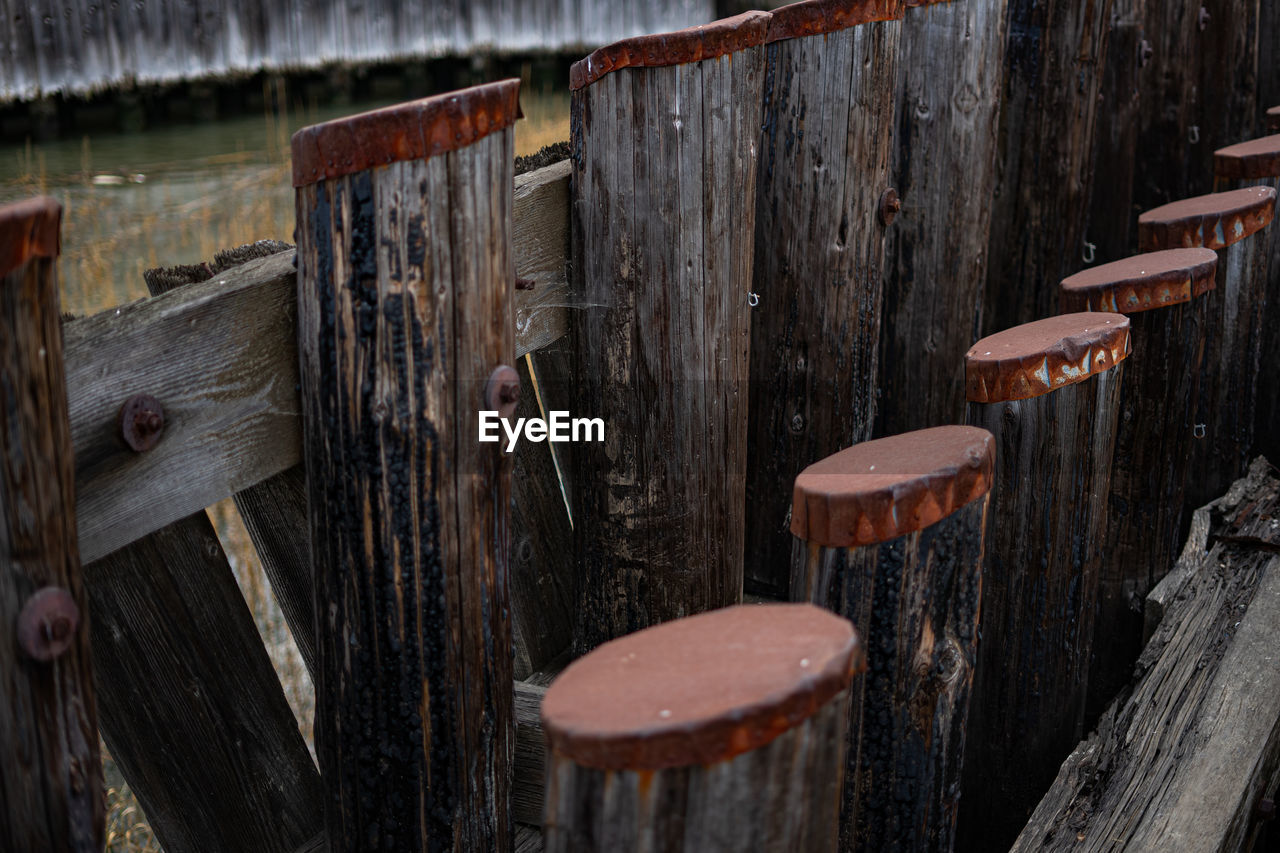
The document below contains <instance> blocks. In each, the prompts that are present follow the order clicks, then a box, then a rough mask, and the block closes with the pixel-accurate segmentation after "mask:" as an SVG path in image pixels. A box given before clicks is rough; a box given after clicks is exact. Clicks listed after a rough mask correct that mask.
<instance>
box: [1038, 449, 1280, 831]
mask: <svg viewBox="0 0 1280 853" xmlns="http://www.w3.org/2000/svg"><path fill="white" fill-rule="evenodd" d="M1277 513H1280V482H1278V481H1277V479H1276V474H1275V471H1274V469H1271V468H1270V467H1269V466H1268V465H1266V463H1265V462H1263V461H1262V460H1258V461H1257V462H1255V463H1254V465H1253V466H1252V467H1251V470H1250V472H1249V475H1248V478H1247V480H1243V481H1239V482H1237V483H1236V484H1235V485H1234V486H1233V487H1232V489H1231V491H1230V492H1229V493H1228V495H1227V496H1225V497H1224V498H1223V499H1222V500H1220V501H1217V502H1215V504H1214V505H1213V506H1210V507H1206V508H1204V509H1201V510H1198V511H1197V512H1196V514H1195V521H1194V522H1193V524H1192V539H1191V540H1190V541H1188V543H1187V548H1186V549H1185V550H1184V551H1183V554H1182V556H1181V558H1180V561H1181V562H1182V563H1185V564H1187V565H1189V566H1191V567H1192V568H1191V571H1190V572H1188V573H1187V577H1186V579H1185V582H1184V583H1183V584H1182V587H1181V589H1180V590H1179V591H1178V594H1177V595H1176V596H1174V597H1173V598H1172V599H1170V600H1169V604H1168V609H1167V612H1166V616H1165V618H1164V620H1163V621H1162V622H1161V623H1160V627H1159V629H1158V630H1157V632H1156V634H1155V636H1154V637H1153V639H1152V641H1151V643H1150V644H1149V645H1148V646H1147V648H1146V649H1145V650H1144V651H1143V653H1142V658H1141V660H1140V661H1139V665H1138V670H1137V675H1136V679H1135V681H1134V683H1133V684H1132V686H1131V687H1130V688H1128V689H1126V691H1125V692H1124V693H1122V694H1121V696H1120V697H1119V698H1118V699H1117V700H1116V702H1115V704H1113V705H1112V706H1111V708H1109V709H1108V711H1107V713H1106V715H1105V716H1104V717H1103V718H1102V720H1101V722H1100V723H1099V726H1098V729H1097V731H1095V732H1094V733H1093V734H1092V735H1090V737H1089V738H1088V739H1087V740H1085V741H1084V742H1082V743H1081V744H1080V745H1079V746H1078V747H1077V748H1076V750H1075V752H1073V753H1072V754H1071V756H1070V757H1069V758H1068V759H1067V761H1066V762H1065V763H1064V764H1063V765H1062V768H1061V770H1060V771H1059V773H1058V777H1057V780H1056V781H1055V782H1054V785H1053V788H1052V789H1051V790H1050V791H1049V793H1048V794H1047V795H1046V796H1045V798H1044V799H1043V800H1042V801H1041V803H1040V805H1039V806H1038V807H1037V808H1036V811H1035V813H1034V814H1033V815H1032V816H1031V820H1030V822H1029V823H1028V824H1027V826H1026V828H1025V829H1024V830H1023V832H1022V834H1021V836H1019V838H1018V841H1017V843H1016V844H1015V846H1014V850H1015V851H1019V853H1022V851H1027V853H1029V852H1030V851H1055V850H1071V851H1102V850H1118V849H1123V850H1132V851H1157V850H1197V851H1207V853H1216V851H1234V850H1240V849H1245V848H1244V846H1243V845H1244V842H1245V840H1246V839H1247V837H1248V836H1249V835H1250V833H1251V832H1252V830H1253V829H1254V827H1253V826H1252V812H1253V809H1254V807H1255V805H1256V804H1257V802H1258V800H1259V799H1260V798H1261V796H1262V795H1263V793H1264V791H1266V790H1268V788H1269V786H1270V784H1271V781H1272V779H1273V778H1274V774H1275V773H1276V770H1277V768H1278V767H1280V725H1278V724H1277V721H1278V720H1280V668H1277V667H1276V666H1275V652H1274V629H1275V624H1276V619H1277V618H1280V558H1277V556H1276V549H1277V547H1278V546H1280V539H1278V538H1277V535H1276V530H1275V526H1274V521H1273V519H1274V517H1275V516H1276V514H1277ZM1178 574H1179V575H1181V574H1182V573H1178Z"/></svg>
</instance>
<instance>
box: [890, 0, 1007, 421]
mask: <svg viewBox="0 0 1280 853" xmlns="http://www.w3.org/2000/svg"><path fill="white" fill-rule="evenodd" d="M1005 6H1006V4H1005V2H1004V0H963V2H948V3H934V4H930V5H926V6H923V7H920V8H913V9H908V10H907V13H906V15H905V16H904V17H903V19H902V50H901V53H900V56H899V59H898V81H897V94H896V96H895V112H896V119H895V123H894V140H893V165H892V169H891V175H892V183H893V186H895V187H896V188H897V190H898V195H899V196H901V199H902V211H901V212H900V213H899V214H898V215H897V217H896V218H895V219H894V220H893V226H892V227H891V228H889V230H888V231H887V233H886V244H885V258H886V261H885V265H884V328H883V329H882V330H881V332H880V344H881V350H880V377H881V378H880V383H879V388H880V396H879V398H878V399H877V407H878V410H877V423H876V434H877V435H894V434H895V433H900V432H906V431H908V430H913V429H923V428H924V427H931V426H941V425H943V424H948V423H956V422H958V421H959V420H960V418H961V417H962V415H963V413H964V366H963V360H964V351H965V350H966V349H967V348H968V347H969V344H970V343H972V342H973V341H974V340H976V339H977V338H978V337H979V336H980V335H981V334H982V308H983V296H982V294H983V289H984V287H985V284H986V277H987V239H988V235H989V234H990V230H991V196H992V193H993V192H994V190H995V182H996V172H995V167H996V154H997V150H996V134H997V132H998V130H999V123H1000V87H1001V85H1002V83H1003V80H1002V76H1003V68H1004V51H1005V42H1006V38H1005Z"/></svg>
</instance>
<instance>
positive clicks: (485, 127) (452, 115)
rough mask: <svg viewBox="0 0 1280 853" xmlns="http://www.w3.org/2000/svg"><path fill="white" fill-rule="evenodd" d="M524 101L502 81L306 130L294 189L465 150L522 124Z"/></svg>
mask: <svg viewBox="0 0 1280 853" xmlns="http://www.w3.org/2000/svg"><path fill="white" fill-rule="evenodd" d="M519 95H520V81H519V80H516V79H513V80H502V81H500V82H497V83H486V84H484V85H483V86H472V87H471V88H469V89H460V90H458V91H456V92H448V93H446V94H443V95H435V96H433V97H430V98H423V99H421V100H418V101H409V102H408V103H405V104H396V105H395V106H393V107H385V108H383V109H380V110H372V111H370V112H367V113H359V114H358V115H353V116H347V117H346V118H340V119H334V120H333V121H326V122H324V123H323V124H313V125H311V126H310V127H304V128H302V129H301V130H299V131H298V132H297V133H295V134H294V135H293V185H294V186H295V187H305V186H307V185H308V184H314V183H315V182H317V181H322V180H327V179H330V178H341V177H343V176H344V175H350V174H354V173H355V172H362V171H364V170H365V169H372V168H374V167H376V166H385V165H387V164H389V163H398V162H401V161H404V160H419V159H422V158H425V157H434V156H436V155H438V154H444V153H446V152H448V151H456V150H458V149H459V148H465V147H466V146H468V145H470V144H472V143H473V142H477V141H479V140H481V139H483V138H484V137H486V136H488V135H489V134H491V133H496V132H497V131H500V130H503V129H504V128H507V127H510V126H511V125H512V124H513V123H514V122H515V120H516V119H518V118H520V97H519Z"/></svg>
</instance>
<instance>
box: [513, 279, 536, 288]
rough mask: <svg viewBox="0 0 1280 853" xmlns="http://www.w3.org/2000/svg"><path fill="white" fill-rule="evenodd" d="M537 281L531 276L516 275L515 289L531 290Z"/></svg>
mask: <svg viewBox="0 0 1280 853" xmlns="http://www.w3.org/2000/svg"><path fill="white" fill-rule="evenodd" d="M536 284H537V282H536V281H534V280H533V279H531V278H521V277H520V276H516V290H533V288H534V285H536Z"/></svg>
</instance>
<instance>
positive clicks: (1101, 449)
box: [957, 312, 1130, 851]
mask: <svg viewBox="0 0 1280 853" xmlns="http://www.w3.org/2000/svg"><path fill="white" fill-rule="evenodd" d="M1129 351H1130V350H1129V321H1128V319H1127V318H1125V317H1124V316H1122V315H1120V314H1112V313H1103V312H1097V313H1095V312H1087V313H1079V314H1065V315H1061V316H1058V317H1050V318H1047V319H1044V320H1037V321H1036V322H1034V323H1028V324H1026V325H1023V326H1016V327H1014V328H1012V329H1006V330H1005V331H1003V332H998V333H996V334H995V335H991V336H990V337H986V338H983V339H982V340H980V341H978V342H977V343H975V344H974V345H973V346H972V347H971V348H970V350H969V351H968V352H967V353H965V385H966V391H967V395H968V397H969V406H968V411H967V413H966V420H967V421H968V422H969V423H971V424H973V425H975V426H979V427H983V428H984V429H987V430H989V431H990V432H991V434H992V435H993V436H995V439H994V442H993V444H994V445H995V454H996V458H997V460H998V464H997V465H996V474H995V481H994V482H993V483H992V486H991V494H992V499H991V518H992V523H991V532H990V534H989V535H988V537H987V549H986V560H985V565H984V567H983V578H982V642H981V643H980V644H979V646H978V661H977V671H976V673H975V674H974V686H973V695H972V699H971V701H970V713H969V727H968V731H967V734H966V739H967V740H966V749H965V768H964V774H963V782H962V788H963V791H964V796H963V797H962V798H961V801H960V820H959V829H958V833H957V841H958V843H957V848H958V849H960V850H973V851H979V850H992V849H1002V848H1004V847H1007V846H1008V845H1009V844H1010V843H1012V841H1013V839H1015V838H1016V837H1017V835H1018V831H1019V830H1020V829H1021V828H1022V826H1023V824H1025V823H1026V820H1027V816H1028V815H1030V814H1031V811H1032V809H1034V808H1035V805H1036V803H1037V802H1039V800H1040V796H1041V795H1042V794H1043V793H1044V792H1045V791H1046V790H1048V788H1049V786H1050V785H1051V784H1052V783H1053V778H1054V776H1055V775H1056V774H1057V772H1058V765H1060V764H1061V763H1062V760H1063V759H1064V758H1066V756H1067V755H1068V754H1069V753H1070V752H1071V750H1072V748H1073V747H1074V746H1075V744H1076V742H1077V741H1078V740H1079V739H1080V735H1081V730H1082V727H1083V724H1084V712H1085V696H1086V692H1087V689H1088V673H1089V659H1090V650H1091V648H1092V645H1093V619H1094V610H1095V607H1096V605H1097V596H1098V573H1099V571H1100V569H1101V561H1102V558H1103V550H1102V546H1103V541H1104V540H1103V535H1104V533H1105V532H1106V523H1107V515H1106V512H1107V507H1106V500H1107V495H1108V492H1109V489H1110V469H1111V455H1112V451H1113V450H1114V447H1115V435H1116V421H1117V418H1118V417H1119V415H1120V396H1119V389H1120V379H1121V374H1122V369H1121V362H1122V361H1123V360H1124V359H1125V358H1127V357H1128V355H1129Z"/></svg>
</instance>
